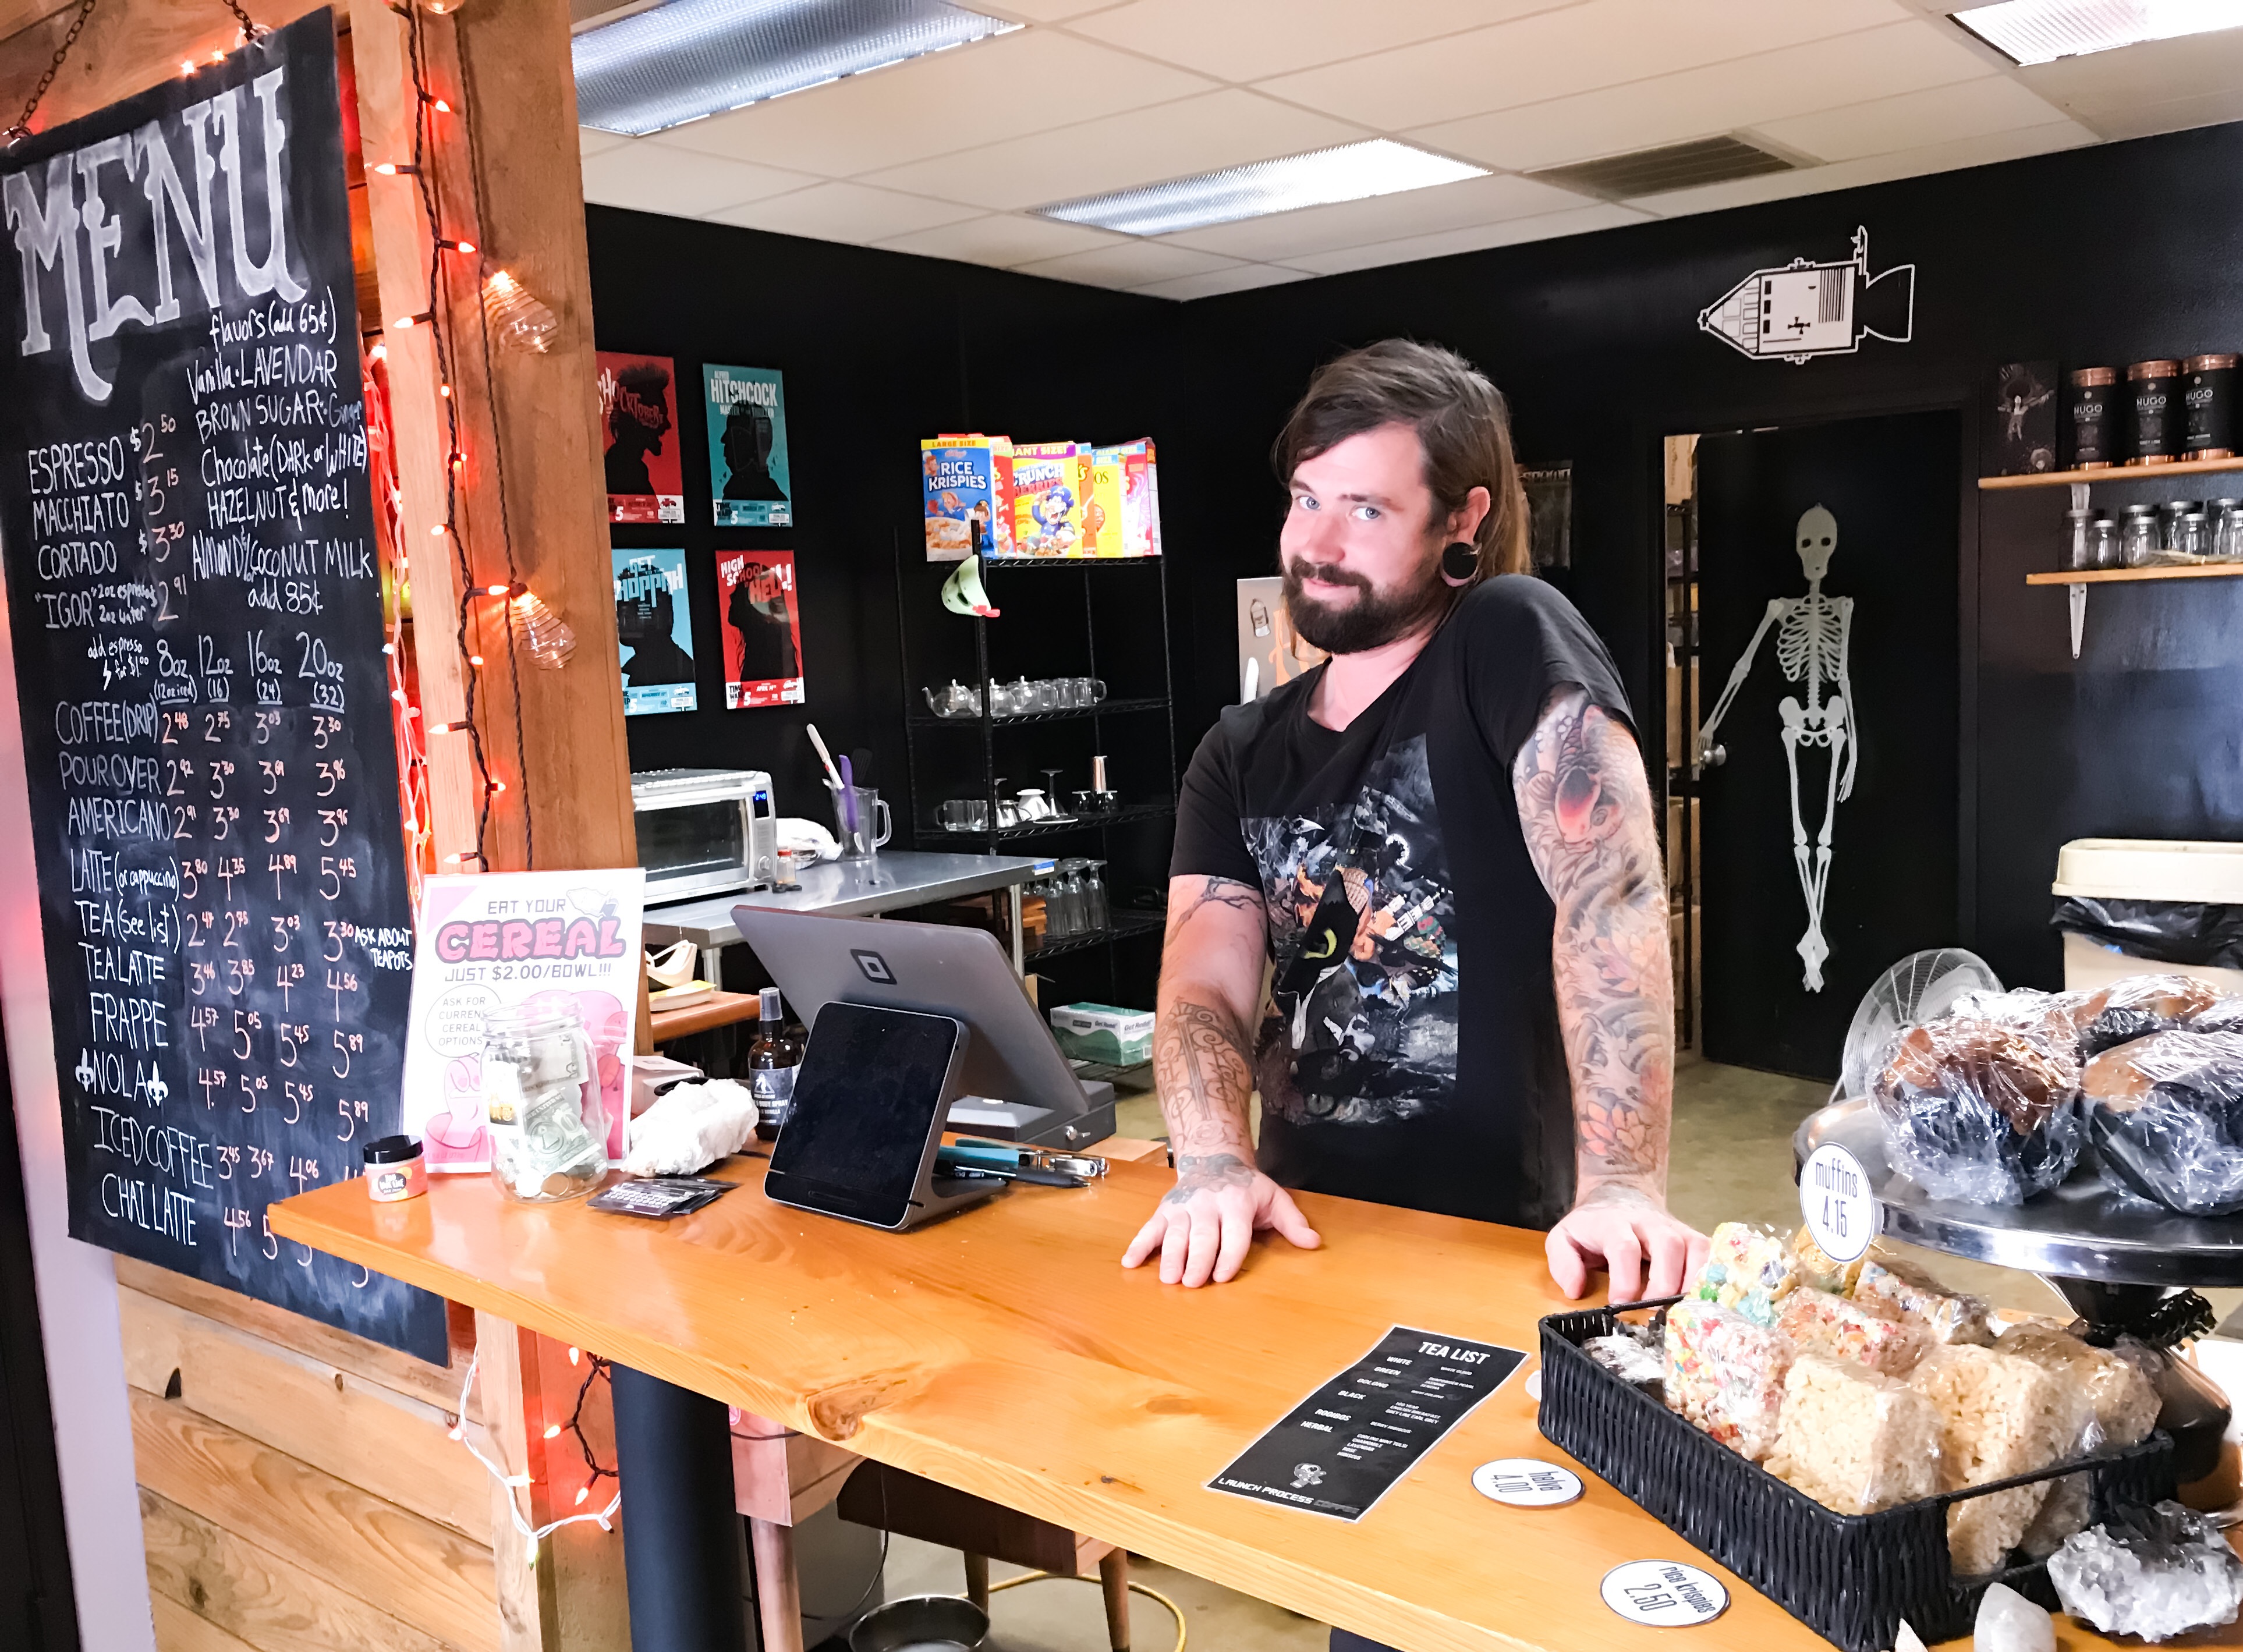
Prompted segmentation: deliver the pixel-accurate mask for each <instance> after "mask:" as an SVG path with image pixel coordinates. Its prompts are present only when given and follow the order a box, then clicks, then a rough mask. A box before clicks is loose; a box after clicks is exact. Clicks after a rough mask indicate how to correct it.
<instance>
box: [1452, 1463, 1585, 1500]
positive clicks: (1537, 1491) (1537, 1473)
mask: <svg viewBox="0 0 2243 1652" xmlns="http://www.w3.org/2000/svg"><path fill="white" fill-rule="evenodd" d="M1472 1489H1473V1490H1474V1491H1476V1492H1478V1494H1480V1495H1481V1496H1482V1497H1490V1498H1493V1499H1494V1500H1496V1501H1497V1502H1499V1503H1501V1504H1503V1505H1505V1507H1509V1508H1561V1507H1564V1506H1565V1505H1566V1504H1567V1503H1573V1502H1578V1501H1580V1496H1581V1477H1580V1475H1579V1474H1576V1473H1574V1472H1573V1470H1572V1469H1570V1468H1564V1467H1559V1465H1558V1464H1556V1463H1546V1462H1544V1461H1543V1460H1541V1459H1540V1458H1539V1457H1499V1458H1498V1459H1497V1460H1495V1461H1493V1462H1492V1463H1482V1464H1481V1465H1480V1466H1479V1467H1478V1468H1475V1469H1473V1470H1472Z"/></svg>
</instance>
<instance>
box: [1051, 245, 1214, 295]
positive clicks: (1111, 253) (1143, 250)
mask: <svg viewBox="0 0 2243 1652" xmlns="http://www.w3.org/2000/svg"><path fill="white" fill-rule="evenodd" d="M1237 263H1238V260H1236V259H1230V258H1217V257H1216V255H1215V254H1214V253H1195V252H1193V251H1192V250H1191V249H1190V248H1189V247H1188V246H1162V245H1161V244H1160V243H1159V242H1158V241H1127V242H1124V243H1123V244H1122V245H1121V246H1101V247H1096V248H1094V249H1093V250H1091V251H1090V252H1088V253H1068V254H1067V256H1066V257H1064V258H1047V259H1039V260H1037V261H1036V262H1034V263H1033V264H1022V265H1019V266H1016V267H1017V268H1018V269H1019V270H1020V273H1021V274H1023V275H1048V276H1051V277H1053V278H1054V280H1061V281H1087V282H1088V283H1089V284H1090V285H1091V286H1093V287H1143V286H1146V285H1148V283H1150V282H1153V281H1160V280H1172V279H1174V278H1175V277H1177V276H1182V275H1204V274H1207V273H1209V272H1210V271H1214V270H1227V269H1231V268H1234V267H1236V265H1237Z"/></svg>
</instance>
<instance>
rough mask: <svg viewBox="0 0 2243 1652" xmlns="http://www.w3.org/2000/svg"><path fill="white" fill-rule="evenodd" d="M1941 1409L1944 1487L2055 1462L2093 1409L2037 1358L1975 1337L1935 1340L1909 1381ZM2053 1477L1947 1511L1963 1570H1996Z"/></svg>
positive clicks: (1965, 1573) (1950, 1541) (1950, 1538)
mask: <svg viewBox="0 0 2243 1652" xmlns="http://www.w3.org/2000/svg"><path fill="white" fill-rule="evenodd" d="M1909 1382H1910V1386H1912V1387H1913V1388H1915V1389H1916V1392H1918V1393H1921V1394H1923V1396H1924V1397H1925V1398H1926V1399H1929V1400H1930V1401H1931V1403H1932V1406H1933V1407H1934V1408H1935V1409H1936V1410H1937V1412H1938V1413H1939V1457H1940V1482H1941V1488H1942V1489H1943V1490H1946V1491H1957V1490H1960V1489H1961V1488H1963V1487H1966V1486H1983V1485H1984V1484H1985V1483H1986V1482H1987V1481H1989V1480H2007V1479H2009V1478H2010V1477H2011V1475H2013V1474H2029V1473H2032V1472H2033V1471H2034V1470H2035V1469H2038V1468H2046V1467H2048V1466H2049V1465H2050V1464H2051V1463H2054V1462H2057V1461H2058V1460H2061V1459H2063V1458H2064V1457H2065V1456H2066V1455H2068V1454H2070V1453H2072V1452H2073V1451H2075V1450H2077V1449H2078V1444H2079V1441H2080V1439H2081V1438H2082V1436H2083V1435H2084V1433H2085V1430H2086V1426H2087V1422H2088V1419H2089V1418H2090V1417H2091V1415H2092V1410H2091V1406H2089V1404H2088V1400H2087V1396H2086V1394H2085V1392H2084V1391H2083V1390H2082V1389H2081V1387H2080V1386H2079V1385H2078V1383H2077V1382H2076V1381H2071V1380H2067V1379H2065V1378H2063V1377H2060V1376H2058V1375H2057V1374H2056V1373H2054V1372H2049V1371H2044V1370H2043V1369H2042V1368H2041V1367H2040V1366H2038V1365H2035V1364H2034V1363H2033V1362H2032V1361H2031V1360H2030V1359H2018V1358H2017V1357H2016V1356H2015V1355H2012V1354H2005V1353H1999V1352H1996V1351H1995V1350H1993V1349H1991V1348H1980V1347H1977V1346H1973V1345H1968V1344H1955V1345H1948V1346H1944V1347H1937V1348H1934V1349H1933V1350H1932V1351H1931V1352H1930V1353H1928V1354H1926V1355H1925V1356H1924V1357H1923V1362H1922V1363H1921V1364H1919V1365H1917V1366H1916V1370H1915V1372H1913V1373H1912V1374H1911V1375H1910V1379H1909ZM2047 1497H2048V1485H2047V1483H2046V1482H2042V1483H2040V1484H2037V1485H2031V1486H2015V1487H2011V1488H2010V1489H2009V1490H2007V1491H2000V1492H1990V1493H1988V1494H1986V1495H1985V1496H1984V1497H1973V1498H1970V1499H1969V1500H1965V1501H1963V1502H1959V1503H1957V1504H1955V1505H1954V1506H1953V1507H1950V1509H1949V1510H1948V1511H1947V1547H1948V1552H1949V1554H1950V1557H1951V1559H1952V1560H1953V1562H1954V1567H1955V1571H1956V1574H1957V1576H1961V1577H1975V1576H1977V1575H1979V1574H1984V1573H1986V1572H1990V1571H1993V1570H1994V1569H1995V1568H1997V1567H1998V1566H2000V1564H2001V1563H2002V1559H2003V1557H2004V1555H2006V1554H2008V1553H2009V1552H2010V1551H2011V1549H2013V1548H2015V1547H2017V1541H2018V1540H2019V1539H2020V1538H2022V1537H2023V1536H2024V1534H2025V1529H2026V1527H2029V1526H2031V1524H2032V1521H2033V1517H2034V1516H2035V1515H2037V1514H2039V1513H2040V1508H2041V1505H2042V1503H2043V1502H2044V1501H2045V1500H2046V1499H2047Z"/></svg>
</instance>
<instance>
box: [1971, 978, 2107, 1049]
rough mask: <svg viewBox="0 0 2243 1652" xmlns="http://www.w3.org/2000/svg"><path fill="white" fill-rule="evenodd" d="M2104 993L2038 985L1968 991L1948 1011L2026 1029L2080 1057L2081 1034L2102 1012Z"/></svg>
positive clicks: (2047, 1044)
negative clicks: (2047, 989) (2053, 989)
mask: <svg viewBox="0 0 2243 1652" xmlns="http://www.w3.org/2000/svg"><path fill="white" fill-rule="evenodd" d="M2104 999H2105V994H2103V993H2100V992H2065V993H2050V992H2043V991H2041V990H2040V989H2039V988H2037V987H2010V988H2002V989H2000V990H1998V991H1979V992H1975V993H1965V994H1964V995H1963V996H1962V997H1960V998H1958V999H1957V1000H1956V1001H1955V1007H1954V1008H1952V1009H1951V1010H1950V1011H1949V1012H1948V1015H1950V1016H1959V1017H1961V1018H1962V1019H1963V1020H1966V1021H1990V1022H1993V1023H1994V1024H1995V1025H1996V1026H1997V1027H2006V1028H2009V1029H2010V1030H2011V1032H2014V1033H2023V1034H2024V1035H2025V1036H2026V1037H2028V1038H2031V1039H2032V1040H2034V1041H2035V1042H2038V1043H2039V1044H2041V1045H2043V1046H2044V1047H2045V1048H2047V1049H2051V1050H2054V1051H2055V1052H2056V1053H2057V1054H2058V1055H2068V1056H2071V1058H2072V1059H2074V1060H2078V1057H2079V1040H2080V1037H2081V1035H2083V1034H2084V1033H2085V1031H2086V1029H2087V1028H2088V1027H2089V1025H2090V1024H2091V1023H2092V1022H2093V1021H2094V1020H2095V1018H2096V1017H2097V1016H2098V1015H2101V1014H2102V1013H2103V1008H2104Z"/></svg>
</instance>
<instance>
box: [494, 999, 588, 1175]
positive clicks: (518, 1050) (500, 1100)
mask: <svg viewBox="0 0 2243 1652" xmlns="http://www.w3.org/2000/svg"><path fill="white" fill-rule="evenodd" d="M483 1110H484V1117H485V1119H486V1122H487V1123H488V1125H489V1127H490V1143H491V1175H492V1177H494V1178H495V1180H496V1181H497V1182H498V1184H499V1185H500V1186H501V1187H502V1188H504V1189H505V1190H507V1192H508V1194H509V1195H510V1196H511V1197H515V1198H517V1199H528V1200H531V1201H534V1202H538V1203H549V1202H552V1201H556V1200H560V1199H573V1198H576V1197H580V1196H582V1195H583V1194H586V1193H589V1192H591V1191H593V1190H595V1189H596V1188H597V1187H598V1186H599V1185H600V1182H601V1179H602V1178H603V1177H605V1176H606V1175H607V1171H608V1155H607V1139H608V1123H607V1111H606V1109H605V1108H604V1107H603V1105H602V1104H601V1101H600V1069H599V1063H598V1062H597V1060H596V1058H595V1056H594V1054H593V1050H592V1041H591V1039H590V1037H589V1035H587V1034H586V1033H585V1031H584V1023H583V1018H582V1017H581V1016H579V1015H577V1013H576V1009H575V1008H573V1007H570V1006H565V1005H562V1006H556V1005H551V1004H538V1005H534V1006H533V1005H520V1006H516V1007H514V1008H506V1009H495V1010H493V1011H492V1012H491V1013H490V1015H489V1016H488V1019H487V1020H486V1021H485V1022H484V1023H483Z"/></svg>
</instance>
